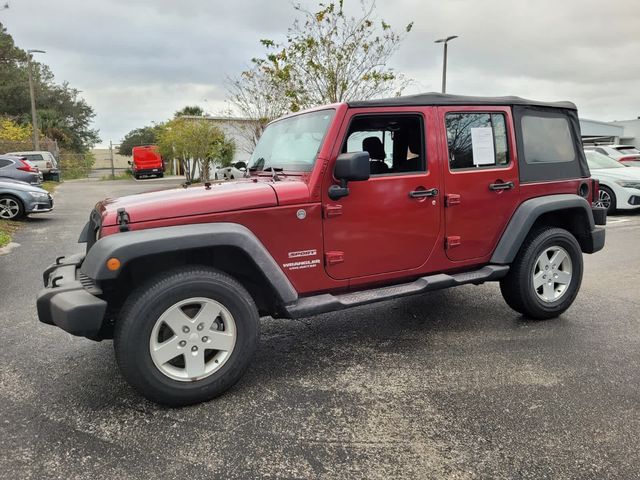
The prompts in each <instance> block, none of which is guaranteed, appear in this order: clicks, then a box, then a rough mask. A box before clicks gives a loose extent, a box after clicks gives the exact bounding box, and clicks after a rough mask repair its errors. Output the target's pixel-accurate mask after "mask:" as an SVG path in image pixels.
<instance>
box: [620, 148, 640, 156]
mask: <svg viewBox="0 0 640 480" xmlns="http://www.w3.org/2000/svg"><path fill="white" fill-rule="evenodd" d="M616 150H618V151H619V152H620V153H624V154H625V155H638V154H640V150H638V149H637V148H636V147H616Z"/></svg>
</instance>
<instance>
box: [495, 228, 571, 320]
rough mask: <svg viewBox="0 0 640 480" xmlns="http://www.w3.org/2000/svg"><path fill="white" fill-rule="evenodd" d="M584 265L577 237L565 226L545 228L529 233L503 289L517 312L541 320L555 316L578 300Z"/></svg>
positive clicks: (503, 294)
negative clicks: (563, 227)
mask: <svg viewBox="0 0 640 480" xmlns="http://www.w3.org/2000/svg"><path fill="white" fill-rule="evenodd" d="M582 269H583V265H582V251H581V249H580V245H579V244H578V242H577V240H576V239H575V237H574V236H573V235H572V234H571V233H569V232H568V231H566V230H564V229H562V228H551V227H550V228H544V229H541V230H537V231H534V232H532V233H531V234H530V235H529V237H527V239H526V240H525V242H524V244H523V245H522V247H521V248H520V251H519V253H518V255H517V256H516V259H515V260H514V262H513V265H512V266H511V270H510V271H509V274H508V275H507V276H506V277H505V278H503V279H502V280H501V281H500V291H501V292H502V296H503V297H504V299H505V301H506V302H507V304H508V305H509V306H510V307H511V308H513V309H514V310H516V311H517V312H519V313H522V314H523V315H525V316H527V317H531V318H535V319H540V320H543V319H548V318H554V317H557V316H558V315H560V314H562V313H563V312H564V311H565V310H566V309H567V308H569V307H570V306H571V304H572V303H573V301H574V300H575V298H576V295H577V294H578V290H579V289H580V284H581V282H582Z"/></svg>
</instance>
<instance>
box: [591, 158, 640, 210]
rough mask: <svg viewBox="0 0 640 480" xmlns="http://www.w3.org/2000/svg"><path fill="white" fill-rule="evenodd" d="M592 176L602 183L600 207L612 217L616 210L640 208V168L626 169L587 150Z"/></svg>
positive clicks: (620, 164)
mask: <svg viewBox="0 0 640 480" xmlns="http://www.w3.org/2000/svg"><path fill="white" fill-rule="evenodd" d="M585 155H586V156H587V163H588V164H589V170H591V176H592V177H593V178H595V179H597V180H598V182H600V192H599V195H598V200H597V204H598V206H601V207H604V208H606V209H607V213H608V214H609V215H610V214H612V213H615V211H616V210H632V209H637V208H640V168H638V167H625V166H624V165H623V164H622V163H620V162H616V161H615V160H614V159H612V158H611V157H608V156H606V155H603V154H601V153H598V152H596V151H593V150H585Z"/></svg>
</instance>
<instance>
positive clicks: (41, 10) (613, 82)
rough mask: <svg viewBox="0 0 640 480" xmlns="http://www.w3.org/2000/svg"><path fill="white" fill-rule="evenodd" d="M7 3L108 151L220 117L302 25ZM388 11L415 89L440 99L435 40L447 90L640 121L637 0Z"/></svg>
mask: <svg viewBox="0 0 640 480" xmlns="http://www.w3.org/2000/svg"><path fill="white" fill-rule="evenodd" d="M327 1H328V0H327ZM3 2H4V0H3ZM357 2H358V0H345V3H346V4H347V5H350V6H351V7H357ZM302 3H303V5H304V4H307V5H313V4H315V2H309V1H302ZM9 4H10V9H9V10H4V11H0V21H1V22H2V23H4V24H5V26H6V27H7V28H8V30H9V33H10V34H11V35H13V37H14V39H15V41H16V43H17V44H18V46H20V47H22V48H24V49H28V48H38V49H43V50H46V51H47V53H46V55H43V56H42V60H44V61H46V63H48V64H49V65H50V66H51V68H52V70H53V72H54V73H55V75H56V79H57V80H58V81H60V82H61V81H64V80H67V81H69V82H70V84H71V85H72V86H74V87H76V88H78V89H80V90H81V91H82V94H81V95H82V96H84V98H85V99H86V100H87V101H88V102H89V104H91V105H92V106H93V107H94V109H95V112H96V114H97V115H96V119H95V125H96V127H97V128H99V129H100V135H101V137H102V140H103V143H107V144H108V142H109V140H113V141H114V142H118V141H119V140H120V139H121V138H122V137H123V135H124V134H125V133H126V132H128V131H129V130H131V129H132V128H136V127H139V126H143V125H149V124H150V123H151V122H152V121H162V120H165V119H167V118H169V117H170V116H172V115H173V112H174V111H176V110H177V109H179V108H181V107H182V106H184V105H187V104H189V105H193V104H197V105H200V106H201V107H202V108H203V109H204V110H205V111H207V112H209V113H211V114H214V115H215V114H217V113H220V112H221V111H222V110H223V109H224V108H225V78H226V77H227V76H233V75H237V74H238V73H239V72H241V71H242V70H243V69H244V68H246V67H247V66H248V64H249V60H250V59H251V58H252V57H255V56H259V55H260V54H261V53H262V52H263V50H262V48H261V46H260V45H259V43H258V40H259V39H261V38H272V39H275V40H280V39H282V38H283V37H284V35H285V33H286V30H287V27H288V26H289V25H290V24H291V22H292V21H293V19H294V17H295V12H294V10H293V8H292V2H291V1H290V0H269V1H266V0H263V1H260V0H233V1H219V0H180V1H175V0H108V1H104V0H103V1H98V0H56V1H51V0H9ZM377 12H378V15H379V16H380V17H381V18H384V19H385V20H386V21H387V22H389V23H391V24H392V26H394V27H397V28H400V27H402V26H404V25H406V24H407V23H408V22H410V21H414V22H415V27H414V29H413V30H412V32H411V33H410V34H409V36H408V37H407V39H406V40H405V42H404V43H403V44H402V46H401V48H400V50H399V51H398V53H397V54H396V56H395V57H394V59H393V62H392V64H391V65H390V66H392V67H393V68H395V69H396V70H397V71H399V72H401V73H403V74H404V75H405V76H407V77H409V78H412V79H413V80H415V81H414V83H413V85H412V86H411V87H410V88H409V89H408V90H407V91H406V93H417V92H420V91H438V90H439V89H440V82H441V68H442V67H441V65H442V47H441V46H440V45H436V44H434V43H433V40H435V39H437V38H440V37H442V36H445V35H459V36H460V38H458V39H456V40H454V41H453V42H451V44H450V48H449V69H448V81H447V90H448V92H449V93H458V94H464V95H520V96H523V97H530V98H535V99H541V100H567V99H568V100H572V101H574V102H575V103H576V104H577V105H578V108H579V111H580V115H581V117H584V118H591V119H596V120H616V119H617V120H622V119H630V118H636V117H638V116H640V1H639V0H608V1H603V0H599V1H595V0H561V1H560V0H535V1H534V0H529V1H526V0H519V1H512V0H482V1H479V0H378V1H377Z"/></svg>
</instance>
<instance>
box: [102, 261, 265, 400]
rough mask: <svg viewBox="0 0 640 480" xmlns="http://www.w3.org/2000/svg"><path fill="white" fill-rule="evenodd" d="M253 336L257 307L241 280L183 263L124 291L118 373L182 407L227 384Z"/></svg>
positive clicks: (151, 395) (246, 357) (242, 366)
mask: <svg viewBox="0 0 640 480" xmlns="http://www.w3.org/2000/svg"><path fill="white" fill-rule="evenodd" d="M258 338H259V316H258V311H257V309H256V306H255V304H254V302H253V299H252V298H251V296H250V294H249V293H248V292H247V291H246V290H245V289H244V287H243V286H242V285H240V284H239V283H238V282H237V281H236V280H235V279H233V278H232V277H230V276H228V275H226V274H225V273H222V272H220V271H217V270H214V269H212V268H208V267H185V268H180V269H177V270H173V271H171V272H168V273H166V274H164V275H162V276H160V277H158V278H156V279H154V280H152V281H151V282H149V283H147V284H146V285H143V286H141V287H140V288H138V289H137V290H136V291H135V292H134V293H133V294H132V295H131V296H130V298H129V299H128V300H127V302H126V303H125V305H124V307H123V309H122V314H121V316H120V318H119V319H118V321H117V323H116V328H115V335H114V346H115V351H116V359H117V361H118V365H119V366H120V369H121V371H122V374H123V376H124V377H125V379H126V380H127V381H128V382H129V383H130V384H131V385H133V386H134V387H135V388H136V389H137V390H138V391H140V393H142V395H144V396H145V397H146V398H148V399H149V400H152V401H154V402H157V403H161V404H165V405H170V406H182V405H189V404H193V403H198V402H203V401H206V400H210V399H212V398H214V397H216V396H218V395H220V394H221V393H223V392H224V391H226V390H227V389H229V388H230V387H231V386H233V385H234V384H235V383H236V382H237V381H238V380H239V379H240V377H241V376H242V374H243V373H244V371H245V370H246V368H247V366H248V365H249V363H250V360H251V358H252V356H253V354H254V352H255V350H256V348H257V344H258Z"/></svg>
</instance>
